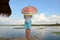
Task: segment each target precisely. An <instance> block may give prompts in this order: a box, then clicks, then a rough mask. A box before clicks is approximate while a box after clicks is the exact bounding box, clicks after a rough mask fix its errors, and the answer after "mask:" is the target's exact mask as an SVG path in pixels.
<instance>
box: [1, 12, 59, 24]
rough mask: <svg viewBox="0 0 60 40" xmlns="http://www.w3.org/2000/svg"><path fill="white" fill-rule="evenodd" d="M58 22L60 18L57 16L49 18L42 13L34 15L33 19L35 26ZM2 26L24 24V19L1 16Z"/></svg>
mask: <svg viewBox="0 0 60 40" xmlns="http://www.w3.org/2000/svg"><path fill="white" fill-rule="evenodd" d="M56 22H59V23H60V16H58V15H55V14H54V15H51V16H49V17H47V16H46V14H45V13H40V14H37V15H34V16H33V18H32V23H33V24H46V23H56ZM0 24H24V19H13V18H7V17H2V16H0Z"/></svg>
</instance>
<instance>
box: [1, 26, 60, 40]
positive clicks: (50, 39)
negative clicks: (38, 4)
mask: <svg viewBox="0 0 60 40" xmlns="http://www.w3.org/2000/svg"><path fill="white" fill-rule="evenodd" d="M15 27H21V26H0V37H21V36H25V29H14V28H15ZM38 28H44V29H46V33H45V35H44V31H45V30H44V31H43V33H41V32H42V30H43V29H41V30H39V29H38ZM38 30H39V31H40V32H39V31H38ZM55 31H56V32H57V31H58V32H60V27H52V26H51V27H48V26H47V27H46V26H33V27H32V28H31V34H30V35H31V36H32V35H36V36H38V37H39V38H42V39H43V40H60V35H54V34H52V33H53V32H55ZM42 35H44V36H42Z"/></svg>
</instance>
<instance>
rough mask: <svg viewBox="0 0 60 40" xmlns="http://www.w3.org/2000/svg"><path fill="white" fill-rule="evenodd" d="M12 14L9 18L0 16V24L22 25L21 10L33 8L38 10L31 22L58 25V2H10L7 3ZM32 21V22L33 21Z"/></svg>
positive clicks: (59, 18)
mask: <svg viewBox="0 0 60 40" xmlns="http://www.w3.org/2000/svg"><path fill="white" fill-rule="evenodd" d="M9 5H10V8H11V10H12V14H11V16H10V17H9V18H4V17H1V16H0V23H2V24H3V23H12V22H13V24H14V23H15V22H16V24H19V23H21V24H22V23H24V18H23V14H22V13H21V11H22V9H23V8H24V7H26V6H29V5H30V6H34V7H36V8H37V9H38V12H37V14H36V15H33V18H32V22H33V23H37V24H42V23H56V22H59V23H60V21H59V20H60V0H10V2H9ZM33 20H34V21H33Z"/></svg>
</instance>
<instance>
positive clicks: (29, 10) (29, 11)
mask: <svg viewBox="0 0 60 40" xmlns="http://www.w3.org/2000/svg"><path fill="white" fill-rule="evenodd" d="M22 13H23V14H24V15H33V14H36V13H37V9H36V8H35V7H34V6H27V7H24V8H23V9H22Z"/></svg>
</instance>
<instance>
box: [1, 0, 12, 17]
mask: <svg viewBox="0 0 60 40" xmlns="http://www.w3.org/2000/svg"><path fill="white" fill-rule="evenodd" d="M0 15H2V16H7V17H9V16H10V15H11V8H10V6H9V0H0Z"/></svg>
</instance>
